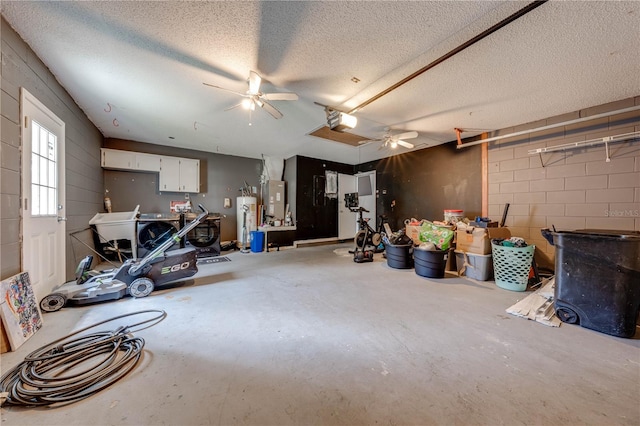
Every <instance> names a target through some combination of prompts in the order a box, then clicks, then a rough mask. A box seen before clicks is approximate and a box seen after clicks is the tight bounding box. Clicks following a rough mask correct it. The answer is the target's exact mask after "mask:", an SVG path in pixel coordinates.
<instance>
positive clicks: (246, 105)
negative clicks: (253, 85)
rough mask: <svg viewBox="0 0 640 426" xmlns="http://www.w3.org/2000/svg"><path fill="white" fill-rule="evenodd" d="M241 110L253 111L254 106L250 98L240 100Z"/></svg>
mask: <svg viewBox="0 0 640 426" xmlns="http://www.w3.org/2000/svg"><path fill="white" fill-rule="evenodd" d="M242 108H244V109H250V110H252V111H253V110H255V109H256V106H255V104H254V103H253V100H252V99H251V98H245V99H243V100H242Z"/></svg>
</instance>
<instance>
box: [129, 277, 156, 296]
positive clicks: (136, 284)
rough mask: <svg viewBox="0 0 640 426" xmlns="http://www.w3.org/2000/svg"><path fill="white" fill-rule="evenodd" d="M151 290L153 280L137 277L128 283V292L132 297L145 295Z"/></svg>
mask: <svg viewBox="0 0 640 426" xmlns="http://www.w3.org/2000/svg"><path fill="white" fill-rule="evenodd" d="M152 291H153V280H151V279H149V278H138V279H136V280H133V282H132V283H131V284H129V294H130V295H132V296H133V297H147V296H148V295H149V294H151V292H152Z"/></svg>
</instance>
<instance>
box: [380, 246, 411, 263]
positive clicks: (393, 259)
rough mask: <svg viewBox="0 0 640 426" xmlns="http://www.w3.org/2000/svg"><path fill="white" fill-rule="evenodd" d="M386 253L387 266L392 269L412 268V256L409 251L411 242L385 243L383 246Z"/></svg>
mask: <svg viewBox="0 0 640 426" xmlns="http://www.w3.org/2000/svg"><path fill="white" fill-rule="evenodd" d="M384 249H385V252H386V255H387V266H389V267H390V268H394V269H411V268H413V258H412V257H411V252H412V250H413V245H412V244H402V245H395V244H387V245H385V246H384Z"/></svg>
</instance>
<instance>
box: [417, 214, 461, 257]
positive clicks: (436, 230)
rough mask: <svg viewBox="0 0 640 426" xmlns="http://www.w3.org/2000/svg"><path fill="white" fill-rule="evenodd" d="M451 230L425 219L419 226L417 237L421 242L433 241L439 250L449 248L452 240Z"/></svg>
mask: <svg viewBox="0 0 640 426" xmlns="http://www.w3.org/2000/svg"><path fill="white" fill-rule="evenodd" d="M453 235H454V234H453V230H451V229H449V228H445V227H443V226H438V225H434V224H433V223H431V222H429V221H428V220H425V221H424V222H423V223H422V225H421V226H420V233H419V238H420V241H422V242H423V243H433V244H435V246H436V247H437V248H438V249H440V250H449V247H451V241H453Z"/></svg>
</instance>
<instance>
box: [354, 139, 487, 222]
mask: <svg viewBox="0 0 640 426" xmlns="http://www.w3.org/2000/svg"><path fill="white" fill-rule="evenodd" d="M481 166H482V164H481V147H480V146H479V145H476V146H473V147H469V148H464V149H460V150H458V149H456V144H455V142H450V143H447V144H444V145H438V146H436V147H433V148H427V149H422V150H419V151H413V152H408V153H406V154H400V155H396V156H393V157H389V158H384V159H382V160H378V161H372V162H369V163H364V164H360V165H358V166H356V172H364V171H371V170H375V171H376V186H377V190H378V202H377V205H376V209H377V214H378V215H381V214H386V215H387V217H388V218H389V224H390V226H391V228H392V229H393V230H394V231H395V230H397V229H400V228H401V227H403V226H404V220H405V219H407V218H416V219H427V220H442V219H444V217H443V216H444V214H443V210H445V209H457V210H464V212H465V215H466V216H467V217H469V218H470V219H473V218H474V217H475V216H478V215H480V214H481V210H482V186H481V185H482V169H481Z"/></svg>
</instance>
